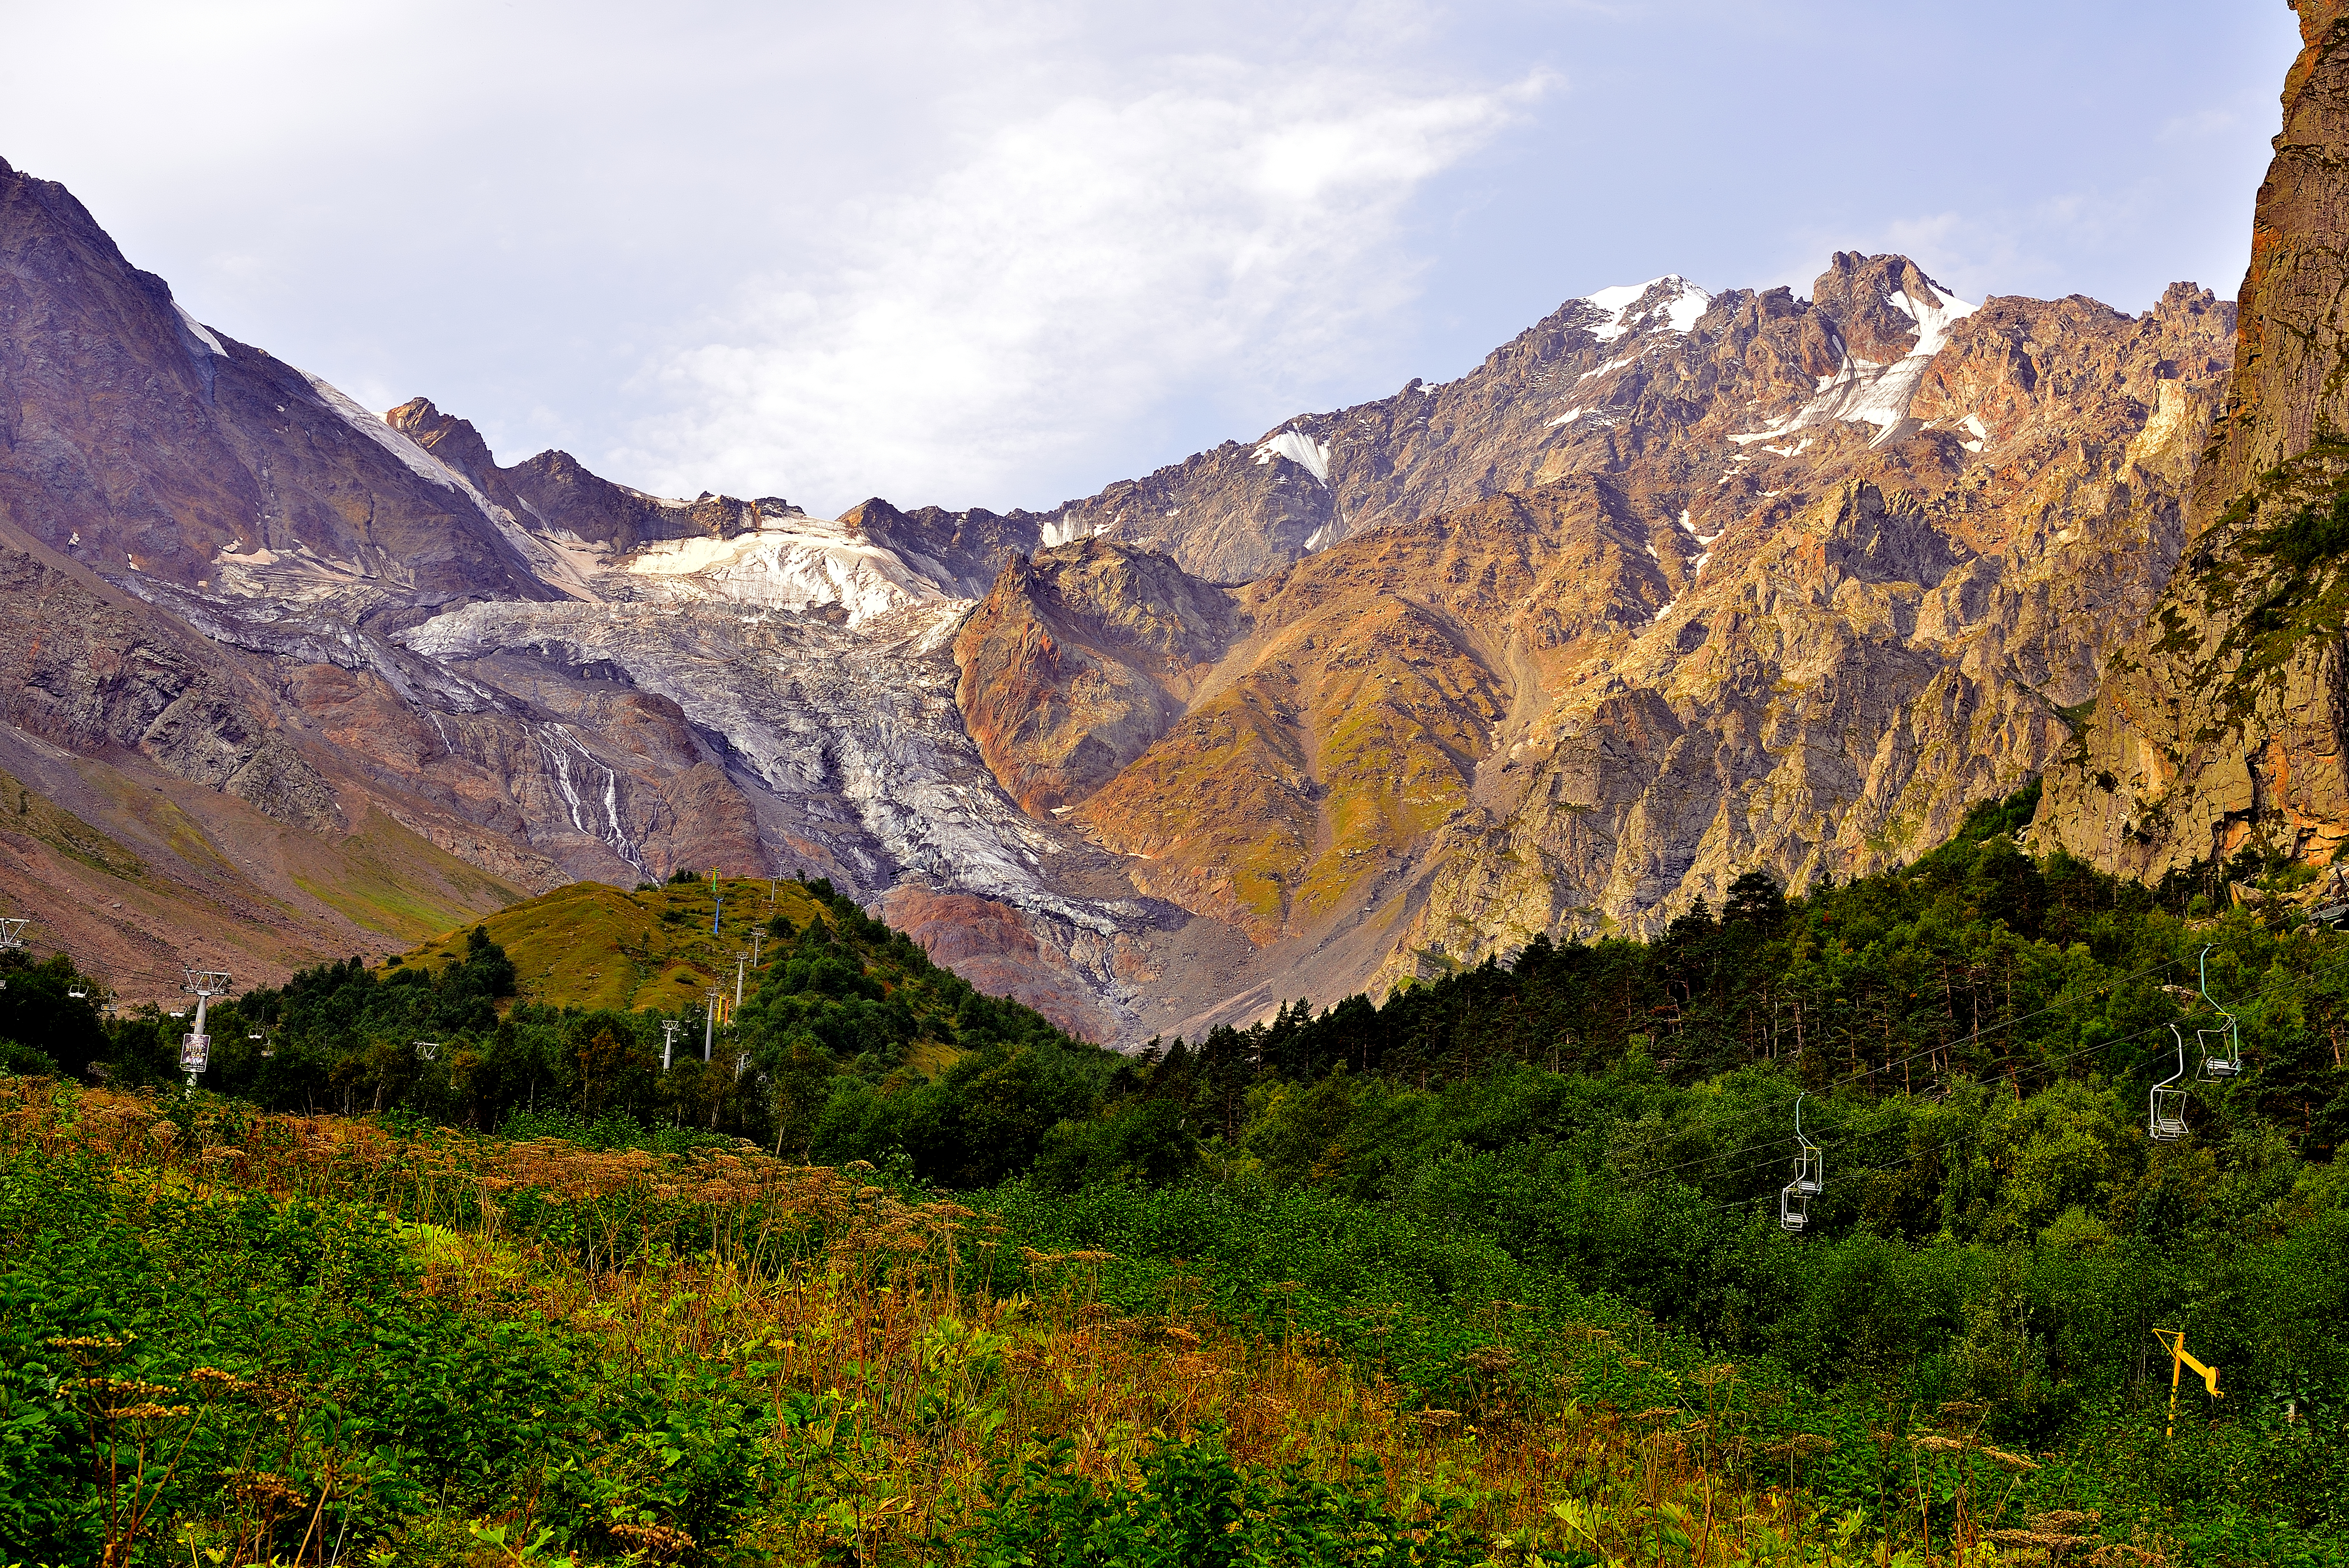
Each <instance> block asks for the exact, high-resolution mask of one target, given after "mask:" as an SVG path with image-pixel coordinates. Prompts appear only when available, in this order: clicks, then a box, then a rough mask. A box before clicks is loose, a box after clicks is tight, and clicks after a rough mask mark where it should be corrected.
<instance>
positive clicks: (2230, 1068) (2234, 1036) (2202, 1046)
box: [2194, 947, 2243, 1080]
mask: <svg viewBox="0 0 2349 1568" xmlns="http://www.w3.org/2000/svg"><path fill="white" fill-rule="evenodd" d="M2197 962H2198V963H2199V965H2201V975H2202V999H2203V1000H2204V1001H2205V1002H2208V1003H2209V1004H2210V1006H2212V1008H2214V1009H2216V1011H2217V1012H2218V1015H2219V1016H2220V1020H2221V1022H2220V1023H2219V1024H2217V1025H2215V1026H2212V1027H2210V1028H2208V1029H2197V1030H2195V1031H2194V1044H2195V1045H2196V1047H2199V1054H2200V1056H2201V1057H2202V1076H2203V1077H2204V1078H2209V1079H2220V1080H2223V1079H2226V1078H2234V1077H2235V1076H2237V1075H2238V1074H2240V1072H2241V1071H2242V1070H2243V1046H2242V1034H2241V1031H2240V1028H2239V1027H2238V1026H2237V1025H2236V1023H2235V1015H2234V1014H2232V1013H2230V1012H2229V1011H2227V1009H2226V1008H2224V1007H2221V1006H2219V1002H2218V999H2217V998H2216V997H2214V996H2212V995H2210V950H2209V948H2208V947H2205V948H2204V949H2203V950H2202V956H2201V957H2200V958H2199V960H2198V961H2197Z"/></svg>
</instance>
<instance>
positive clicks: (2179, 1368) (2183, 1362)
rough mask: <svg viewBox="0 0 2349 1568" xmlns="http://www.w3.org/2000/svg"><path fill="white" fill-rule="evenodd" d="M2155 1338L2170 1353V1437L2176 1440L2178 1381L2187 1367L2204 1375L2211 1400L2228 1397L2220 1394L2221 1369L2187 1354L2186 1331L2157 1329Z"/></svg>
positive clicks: (2154, 1334)
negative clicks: (2209, 1365)
mask: <svg viewBox="0 0 2349 1568" xmlns="http://www.w3.org/2000/svg"><path fill="white" fill-rule="evenodd" d="M2153 1336H2154V1337H2155V1338H2156V1339H2158V1340H2160V1341H2161V1346H2162V1348H2163V1349H2165V1350H2167V1351H2168V1352H2169V1431H2168V1436H2169V1437H2172V1438H2175V1437H2176V1436H2178V1376H2179V1374H2181V1373H2182V1372H2184V1371H2185V1369H2186V1368H2187V1367H2193V1368H2194V1370H2196V1371H2197V1372H2199V1373H2200V1374H2202V1386H2203V1387H2206V1388H2208V1389H2209V1390H2210V1398H2213V1399H2223V1398H2226V1396H2225V1395H2223V1394H2221V1393H2220V1392H2219V1369H2218V1368H2217V1367H2207V1366H2205V1365H2203V1364H2202V1363H2201V1362H2199V1361H2197V1360H2196V1359H2194V1357H2192V1356H2190V1355H2189V1354H2188V1353H2187V1349H2186V1331H2185V1330H2184V1329H2182V1328H2157V1329H2155V1330H2154V1331H2153Z"/></svg>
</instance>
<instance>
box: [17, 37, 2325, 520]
mask: <svg viewBox="0 0 2349 1568" xmlns="http://www.w3.org/2000/svg"><path fill="white" fill-rule="evenodd" d="M9 10H10V11H12V12H16V13H17V14H16V15H10V16H9V17H8V18H7V26H8V30H9V35H10V37H11V46H10V48H9V49H8V51H7V52H6V55H5V57H0V156H5V158H7V159H8V160H10V161H11V162H13V163H15V164H16V166H17V167H18V168H19V169H22V170H26V171H27V172H31V173H35V174H38V175H41V176H44V177H46V178H48V179H54V180H60V181H64V182H66V183H67V185H69V186H70V187H72V188H73V190H74V191H76V193H77V194H78V195H79V196H80V197H81V198H82V199H83V201H85V202H87V203H88V206H89V207H90V208H91V210H92V211H93V212H94V213H95V214H96V215H97V217H98V221H99V222H102V223H103V224H105V225H106V226H107V228H108V229H109V231H110V232H112V233H113V234H114V236H115V237H116V239H117V240H118V241H119V242H121V244H122V246H123V249H124V250H125V252H126V253H128V254H129V257H130V259H131V260H132V261H133V262H134V263H137V264H139V265H140V266H143V267H147V268H149V269H150V270H152V271H155V272H158V273H162V274H163V275H164V276H165V277H167V278H169V279H170V280H171V283H172V284H173V285H174V288H175V290H176V292H177V293H178V294H179V296H180V298H181V302H182V303H183V304H186V305H187V306H188V307H189V308H190V309H191V310H192V311H193V312H194V313H195V314H196V315H198V316H200V317H201V318H202V319H203V320H204V321H206V322H208V323H210V324H212V325H215V326H217V327H219V328H220V329H222V330H223V331H225V332H228V333H230V334H231V335H234V336H236V337H239V338H243V339H244V340H246V341H248V342H252V343H256V344H259V345H261V346H264V347H266V348H268V349H270V350H271V351H273V352H274V353H276V354H278V355H280V356H283V357H285V358H287V359H290V360H292V361H294V362H295V363H296V364H298V365H301V366H304V367H305V368H306V369H309V370H312V371H314V372H316V373H317V374H319V375H322V376H325V377H327V378H328V379H329V380H332V381H334V382H336V383H337V384H338V385H340V386H342V387H345V388H346V389H347V390H348V391H350V392H351V393H352V394H353V395H354V396H357V397H360V398H361V399H362V400H364V401H366V402H367V403H369V404H371V405H373V406H375V407H388V406H389V405H390V404H392V403H395V402H398V401H399V400H401V399H403V398H405V397H410V396H414V395H418V394H422V395H425V396H429V397H432V398H434V399H435V400H436V401H438V402H439V403H440V405H441V407H444V408H446V409H449V410H450V411H451V412H454V413H460V414H462V415H464V416H466V417H468V418H471V419H472V420H473V421H474V422H475V423H476V424H478V425H479V426H481V429H482V431H483V433H484V434H485V435H486V436H487V437H488V438H489V439H490V441H491V444H492V448H493V449H495V450H496V451H497V453H498V455H499V457H500V459H501V460H503V461H508V462H511V461H514V460H517V459H520V458H523V457H525V456H527V455H529V454H530V453H532V452H533V451H536V450H539V449H542V448H544V447H548V446H562V447H565V448H568V449H570V450H572V451H573V452H574V453H576V454H577V455H578V456H579V457H580V458H581V459H583V460H584V461H585V462H587V463H588V465H589V466H590V467H592V468H595V469H597V470H598V471H600V472H603V473H605V474H607V475H608V476H610V477H611V478H614V479H616V480H622V481H623V482H626V483H630V484H635V485H637V486H639V487H642V488H645V489H648V490H657V491H659V492H662V493H668V494H684V495H691V494H693V493H696V492H698V491H699V490H705V489H706V490H726V491H730V492H733V493H736V494H744V495H751V494H781V495H784V496H787V497H789V498H790V499H792V500H797V501H800V502H802V504H804V505H807V506H808V507H809V508H810V509H811V510H817V511H836V510H838V509H839V508H841V507H843V506H845V505H847V504H850V503H852V502H854V501H855V500H860V499H862V498H863V497H864V496H866V495H869V494H875V493H877V494H882V495H886V496H888V497H890V498H891V499H892V500H897V501H899V502H900V503H902V504H908V505H911V504H917V503H921V502H927V501H935V502H938V503H941V504H945V505H949V506H963V505H985V506H990V507H994V508H997V509H1006V508H1009V507H1012V506H1018V505H1026V506H1031V507H1040V506H1049V505H1051V504H1053V503H1055V502H1057V501H1059V500H1064V499H1067V498H1069V497H1071V496H1076V495H1081V494H1084V493H1087V492H1089V491H1091V490H1094V489H1097V488H1098V487H1099V486H1101V485H1102V483H1104V482H1106V481H1108V480H1113V479H1117V478H1121V477H1124V476H1127V475H1131V474H1134V473H1139V472H1143V471H1146V470H1147V469H1151V468H1154V467H1156V466H1158V465H1160V464H1162V463H1166V462H1171V461H1174V460H1177V459H1180V458H1182V457H1183V456H1185V455H1186V454H1187V453H1189V452H1191V451H1193V450H1195V449H1199V448H1201V447H1204V446H1208V445H1212V444H1213V443H1214V442H1216V441H1217V440H1220V439H1224V438H1252V437H1255V436H1257V434H1258V433H1260V432H1261V431H1263V430H1264V429H1265V428H1268V426H1270V425H1272V424H1273V423H1275V422H1276V421H1278V419H1280V418H1283V417H1285V416H1287V415H1288V414H1291V413H1294V412H1298V411H1300V410H1303V409H1309V408H1319V407H1333V406H1336V405H1339V404H1342V403H1347V402H1353V401H1358V400H1361V399H1362V398H1365V397H1375V396H1379V395H1381V394H1384V393H1386V392H1391V391H1392V390H1393V389H1395V388H1396V387H1400V386H1401V385H1402V383H1403V382H1404V381H1406V380H1407V379H1409V378H1410V377H1413V376H1421V377H1427V378H1429V379H1441V378H1446V377H1452V376H1454V375H1457V374H1459V373H1460V372H1461V371H1463V370H1464V369H1466V368H1467V367H1468V366H1472V365H1473V364H1475V362H1476V361H1477V360H1478V359H1479V358H1481V357H1482V356H1483V355H1484V354H1485V352H1486V351H1487V350H1488V349H1490V348H1491V347H1493V346H1495V344H1498V343H1500V342H1502V341H1503V340H1505V339H1506V338H1507V337H1508V336H1509V335H1512V334H1513V333H1515V332H1516V331H1517V330H1519V329H1520V328H1522V327H1524V326H1525V325H1528V324H1530V323H1531V322H1533V321H1534V320H1536V319H1537V318H1539V317H1540V316H1542V315H1545V314H1547V312H1548V311H1550V310H1552V309H1554V308H1555V307H1556V306H1557V304H1558V302H1559V301H1561V300H1563V299H1566V298H1568V297H1570V296H1573V295H1576V294H1587V293H1589V292H1590V291H1591V290H1593V289H1597V288H1599V287H1603V286H1606V285H1608V284H1619V283H1626V282H1635V281H1638V280H1640V279H1644V278H1648V277H1651V276H1654V275H1656V274H1658V273H1666V272H1677V273H1682V274H1684V275H1686V276H1688V277H1690V278H1692V279H1693V280H1694V281H1695V282H1697V283H1699V284H1702V285H1703V286H1705V287H1706V288H1709V289H1716V290H1717V289H1721V288H1725V287H1738V286H1759V285H1766V284H1778V283H1787V284H1795V286H1796V288H1797V289H1798V290H1799V291H1802V292H1807V289H1808V284H1809V280H1810V279H1811V278H1812V277H1814V276H1816V274H1817V273H1818V272H1819V271H1820V270H1821V267H1822V265H1823V263H1825V260H1826V256H1827V254H1828V253H1830V252H1832V251H1835V250H1837V249H1844V250H1852V249H1859V250H1867V251H1886V250H1899V251H1902V252H1905V253H1908V254H1909V255H1911V256H1913V257H1915V258H1916V259H1917V260H1918V261H1919V262H1920V263H1921V264H1922V265H1923V266H1924V267H1925V269H1926V270H1927V271H1928V272H1929V273H1932V274H1933V275H1934V276H1935V277H1937V278H1938V279H1940V281H1941V282H1942V283H1944V284H1948V285H1950V286H1951V287H1953V288H1954V289H1956V290H1957V291H1958V293H1959V294H1961V295H1963V296H1964V297H1965V298H1967V299H1970V300H1977V301H1978V300H1980V299H1981V298H1982V297H1983V295H1985V294H2037V295H2055V294H2072V293H2080V294H2091V295H2094V296H2095V297H2096V298H2099V299H2102V300H2104V301H2106V303H2108V304H2114V305H2116V306H2119V307H2121V308H2124V309H2127V310H2142V309H2144V308H2146V307H2147V305H2148V304H2150V303H2151V302H2152V300H2153V299H2154V298H2155V297H2156V296H2157V295H2158V294H2159V292H2160V290H2161V289H2162V287H2163V286H2164V285H2165V284H2168V282H2170V281H2171V280H2173V279H2191V280H2194V281H2196V282H2199V283H2201V284H2206V285H2208V286H2210V287H2213V288H2215V289H2217V290H2218V291H2219V292H2220V294H2228V295H2230V294H2232V293H2233V292H2234V289H2235V287H2236V285H2237V284H2238V283H2239V282H2240V278H2241V274H2242V270H2243V266H2244V263H2245V259H2246V256H2247V254H2248V250H2249V231H2250V219H2251V199H2252V193H2253V191H2254V190H2255V189H2256V187H2257V185H2258V182H2259V179H2260V176H2261V171H2262V170H2264V168H2265V166H2266V160H2267V157H2268V138H2269V137H2270V136H2271V135H2272V134H2273V133H2274V131H2275V129H2276V124H2277V107H2276V95H2277V92H2278V90H2279V88H2281V86H2282V77H2283V72H2284V69H2285V67H2287V66H2288V65H2289V64H2290V62H2291V58H2292V50H2293V48H2294V46H2295V44H2296V34H2295V31H2294V26H2293V21H2292V15H2291V13H2290V12H2289V11H2288V10H2287V9H2286V8H2285V6H2284V5H2282V3H2281V0H2167V3H2165V0H2136V3H2131V4H2106V3H2104V0H2037V3H2035V4H2014V3H2008V0H1978V3H1976V4H1972V5H1964V6H1956V5H1947V6H1940V5H1936V6H1925V5H1900V4H1897V3H1896V4H1885V3H1883V0H1878V3H1876V4H1869V5H1862V4H1843V3H1838V0H1815V3H1808V4H1792V3H1788V4H1774V3H1770V0H1745V3H1741V4H1713V3H1710V0H1683V3H1681V4H1674V5H1649V4H1637V3H1628V0H1624V3H1607V4H1599V3H1570V0H1547V3H1536V0H1523V3H1510V0H1496V3H1494V4H1485V5H1430V4H1417V5H1392V4H1380V3H1373V4H1355V5H1289V6H1278V5H1276V6H1266V5H1261V4H1258V5H1237V4H1220V3H1214V0H1209V3H1203V4H1195V5H1185V6H1181V7H1164V6H1158V7H1144V6H1140V5H1122V6H1107V5H1067V4H1050V3H1045V0H1037V3H1031V4H1016V5H998V4H988V3H984V0H981V3H966V4H960V5H933V4H906V3H889V0H880V3H873V4H866V5H858V6H853V7H851V6H841V5H802V4H731V3H724V4H721V3H716V0H706V3H701V4H692V3H687V4H676V5H663V6H647V5H641V4H630V5H611V4H604V3H602V0H580V3H576V4H568V5H560V6H557V5H539V4H534V3H524V0H470V3H468V4H462V5H459V4H448V3H443V0H410V3H409V4H407V5H401V6H398V7H396V8H395V7H357V6H341V7H332V6H319V5H313V4H307V3H302V4H292V3H282V0H270V3H241V4H194V5H190V4H185V3H181V4H172V5H161V4H135V5H109V4H105V3H103V0H101V3H98V4H94V5H81V6H73V7H67V6H58V5H44V6H33V5H21V4H12V5H10V6H9Z"/></svg>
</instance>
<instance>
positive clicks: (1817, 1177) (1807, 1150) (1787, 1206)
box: [1778, 1090, 1826, 1233]
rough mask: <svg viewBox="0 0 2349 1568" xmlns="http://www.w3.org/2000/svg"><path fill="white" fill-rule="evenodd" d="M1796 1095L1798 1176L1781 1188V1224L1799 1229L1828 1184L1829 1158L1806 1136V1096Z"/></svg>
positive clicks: (1792, 1228) (1791, 1230) (1796, 1231)
mask: <svg viewBox="0 0 2349 1568" xmlns="http://www.w3.org/2000/svg"><path fill="white" fill-rule="evenodd" d="M1808 1092H1809V1091H1808V1090H1806V1091H1804V1093H1803V1094H1798V1095H1796V1096H1795V1179H1794V1180H1793V1181H1789V1182H1787V1183H1786V1184H1785V1186H1784V1187H1781V1188H1779V1189H1778V1228H1779V1229H1780V1230H1783V1231H1788V1232H1793V1233H1800V1232H1801V1231H1802V1230H1803V1229H1804V1228H1805V1227H1806V1226H1807V1225H1808V1224H1809V1223H1810V1222H1811V1200H1812V1199H1814V1198H1816V1197H1817V1196H1818V1195H1819V1193H1820V1191H1823V1190H1824V1189H1825V1188H1826V1157H1825V1156H1824V1155H1822V1154H1821V1153H1820V1152H1819V1146H1818V1145H1817V1144H1816V1143H1813V1142H1812V1141H1811V1140H1809V1139H1808V1138H1806V1137H1804V1136H1803V1100H1804V1099H1805V1098H1806V1095H1807V1094H1808Z"/></svg>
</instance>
